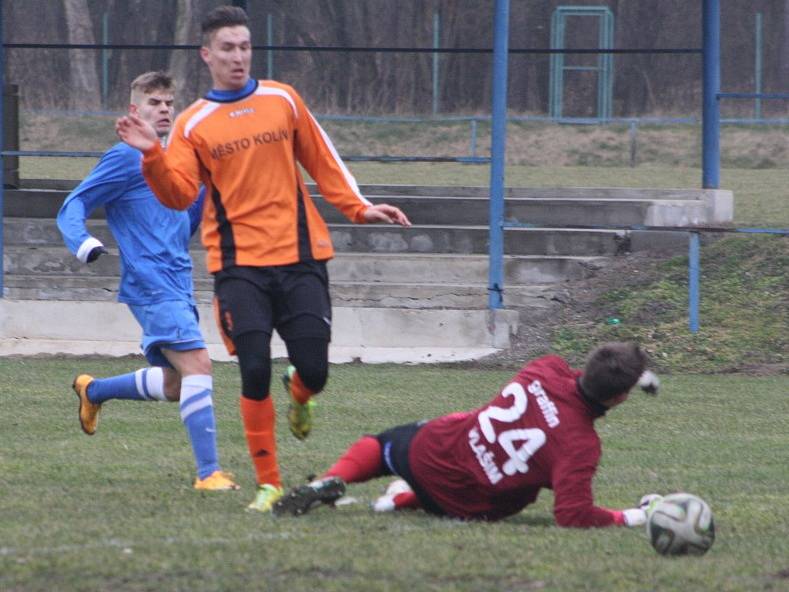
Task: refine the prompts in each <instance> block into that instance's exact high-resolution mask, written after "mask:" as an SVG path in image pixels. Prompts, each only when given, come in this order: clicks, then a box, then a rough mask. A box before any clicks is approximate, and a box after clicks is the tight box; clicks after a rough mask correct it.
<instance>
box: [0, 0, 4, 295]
mask: <svg viewBox="0 0 789 592" xmlns="http://www.w3.org/2000/svg"><path fill="white" fill-rule="evenodd" d="M3 95H5V50H4V48H3V3H2V2H0V298H3V295H4V294H5V288H4V285H3V282H4V280H5V268H4V266H3V257H4V255H3V244H4V242H5V239H4V237H3V222H4V219H3V198H4V196H5V179H4V178H3V173H4V171H5V161H4V159H3V150H5V146H4V141H3V140H4V139H5V129H4V127H3V122H4V119H5V105H4V103H3V99H4V96H3Z"/></svg>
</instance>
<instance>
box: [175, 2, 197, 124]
mask: <svg viewBox="0 0 789 592" xmlns="http://www.w3.org/2000/svg"><path fill="white" fill-rule="evenodd" d="M177 6H178V9H177V16H176V20H175V38H174V43H175V44H176V45H192V44H194V43H196V42H197V40H198V39H199V34H200V32H199V28H198V23H199V21H200V19H199V15H198V14H197V7H196V6H195V1H194V0H178V5H177ZM195 61H196V58H195V52H194V51H189V50H186V49H174V50H172V52H171V53H170V73H171V74H172V75H173V78H174V79H175V87H176V89H177V90H178V92H177V100H176V103H177V108H178V110H181V109H182V108H183V107H185V106H186V105H188V104H189V102H190V101H191V100H192V98H193V97H194V96H195V95H196V94H197V92H198V88H197V82H198V79H199V76H197V75H196V74H197V72H199V70H198V69H196V68H195ZM198 68H199V66H198ZM190 73H191V75H190Z"/></svg>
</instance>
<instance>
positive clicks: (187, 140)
mask: <svg viewBox="0 0 789 592" xmlns="http://www.w3.org/2000/svg"><path fill="white" fill-rule="evenodd" d="M298 163H301V165H302V166H303V167H304V169H305V170H306V171H307V172H308V173H309V174H310V176H311V177H312V178H313V179H314V180H315V182H316V183H317V184H318V188H319V189H320V192H321V194H322V195H323V196H324V197H325V198H326V200H327V201H329V202H330V203H331V204H333V205H334V206H335V207H336V208H337V209H339V210H340V211H341V212H342V213H343V214H344V215H345V216H346V217H347V218H348V219H350V220H351V221H353V222H359V223H361V222H364V218H363V212H364V210H365V209H366V208H367V207H369V206H370V205H371V204H370V202H368V201H367V200H366V199H364V197H362V195H361V193H360V192H359V188H358V186H357V185H356V180H355V179H354V178H353V176H352V175H351V173H350V172H349V171H348V169H347V168H346V167H345V164H344V163H343V162H342V160H341V159H340V157H339V155H338V154H337V151H336V150H335V148H334V146H333V145H332V143H331V140H330V139H329V137H328V136H327V135H326V133H325V132H324V131H323V129H322V128H321V126H320V125H319V124H318V122H317V121H316V120H315V118H314V117H313V115H312V114H311V113H310V111H309V110H308V109H307V107H306V105H305V104H304V102H303V100H302V99H301V97H300V96H299V95H298V93H296V91H295V90H294V89H293V88H291V87H290V86H288V85H286V84H281V83H279V82H274V81H271V80H262V81H258V83H257V86H256V87H255V89H254V91H253V92H252V93H251V94H249V95H247V96H245V97H243V98H240V99H238V100H233V101H228V102H220V101H214V100H208V99H200V100H198V101H196V102H195V103H193V104H192V105H190V106H189V108H187V109H186V110H185V111H184V112H183V113H182V114H181V115H180V116H179V117H178V119H177V120H176V122H175V126H174V128H173V132H172V134H171V136H170V142H169V145H168V147H167V150H166V151H165V150H163V149H162V148H161V147H159V146H154V147H153V148H152V149H151V150H149V151H148V152H146V153H145V157H144V158H143V175H144V176H145V180H146V181H147V182H148V184H149V185H150V186H151V188H152V189H153V191H154V193H155V194H156V196H157V198H158V199H159V201H161V202H162V203H163V204H165V205H166V206H168V207H171V208H175V209H185V208H187V207H188V206H189V204H191V203H192V202H193V201H194V200H195V199H196V198H197V194H198V190H199V186H200V183H202V184H204V185H205V187H206V191H207V193H206V199H205V208H204V211H203V225H202V239H203V244H204V245H205V247H206V250H207V260H208V270H209V271H210V272H216V271H219V270H220V269H224V268H227V267H232V266H234V265H245V266H268V265H288V264H291V263H296V262H298V261H304V260H309V259H316V260H325V259H330V258H331V257H332V256H333V255H334V248H333V247H332V244H331V238H330V235H329V230H328V228H327V226H326V223H325V222H324V220H323V218H322V217H321V215H320V214H319V213H318V210H317V208H316V207H315V204H314V202H313V200H312V198H311V197H310V194H309V192H308V191H307V188H306V186H305V184H304V179H303V177H302V175H301V172H300V170H299V166H298Z"/></svg>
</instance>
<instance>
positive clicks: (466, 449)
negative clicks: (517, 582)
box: [274, 343, 658, 528]
mask: <svg viewBox="0 0 789 592" xmlns="http://www.w3.org/2000/svg"><path fill="white" fill-rule="evenodd" d="M646 365H647V358H646V355H645V354H644V352H643V351H642V350H641V349H640V348H639V347H638V346H637V345H636V344H633V343H608V344H605V345H602V346H600V347H598V348H597V349H595V350H594V351H593V352H592V353H591V354H590V356H589V359H588V361H587V363H586V366H585V368H584V370H583V371H580V370H575V369H573V368H571V367H570V366H569V364H568V363H567V362H566V361H565V360H564V359H562V358H560V357H559V356H555V355H550V356H545V357H543V358H539V359H537V360H534V361H533V362H530V363H528V364H526V365H525V366H524V367H523V368H522V369H521V371H520V372H519V373H518V374H517V376H515V377H514V378H513V379H512V381H511V382H510V383H509V384H507V385H506V386H505V387H504V388H503V389H502V391H501V392H500V393H499V394H498V395H497V396H496V397H494V398H493V400H491V401H490V402H489V403H488V404H487V405H484V406H483V407H480V408H479V409H475V410H473V411H467V412H462V413H452V414H449V415H445V416H443V417H439V418H436V419H433V420H430V421H421V422H416V423H412V424H407V425H402V426H398V427H394V428H392V429H390V430H387V431H385V432H383V433H381V434H378V435H377V436H369V435H366V436H363V437H362V438H361V439H359V440H358V441H356V442H355V443H354V444H352V445H351V447H350V448H348V450H347V451H346V452H345V453H344V454H343V455H342V456H341V457H340V458H339V459H338V460H337V462H336V463H335V464H334V466H332V467H331V468H330V469H329V470H328V471H327V472H326V473H325V475H324V476H323V477H321V478H320V479H317V480H315V481H312V482H311V483H309V484H307V485H303V486H300V487H297V488H295V489H293V490H291V491H289V492H288V493H287V494H286V495H285V496H284V497H283V498H282V499H281V500H280V501H279V502H278V503H277V504H276V505H275V507H274V513H275V514H279V515H283V514H292V515H299V514H303V513H305V512H308V511H309V510H310V509H312V508H314V507H316V506H319V505H321V504H333V503H334V502H335V501H336V500H337V499H339V498H340V497H342V495H344V493H345V485H346V483H358V482H362V481H367V480H369V479H373V478H375V477H383V476H387V475H396V476H397V477H399V478H398V479H397V480H396V481H394V482H392V483H391V484H390V485H389V487H388V488H387V490H386V493H385V494H384V495H383V496H381V497H379V498H378V499H377V500H375V502H374V503H373V509H374V510H375V511H378V512H387V511H392V510H399V509H403V508H420V507H421V508H423V509H424V510H426V511H427V512H430V513H432V514H437V515H441V516H451V517H455V518H462V519H479V520H500V519H502V518H506V517H507V516H511V515H513V514H516V513H518V512H520V511H521V510H522V509H523V508H524V507H525V506H527V505H529V504H531V503H533V502H534V501H535V500H536V499H537V495H538V494H539V492H540V490H541V489H542V488H549V489H553V491H554V516H555V518H556V523H557V524H558V525H559V526H567V527H579V528H584V527H600V526H610V525H623V526H639V525H643V524H644V523H645V521H646V517H647V511H648V508H649V507H650V502H653V500H654V497H653V496H644V498H642V501H641V505H640V506H639V507H638V508H631V509H626V510H612V509H607V508H603V507H601V506H597V505H595V503H594V499H593V496H592V480H593V478H594V475H595V472H596V471H597V465H598V462H599V460H600V455H601V446H600V438H599V437H598V435H597V432H596V431H595V429H594V421H595V419H597V418H598V417H602V416H603V415H605V413H606V412H607V411H608V410H609V409H611V408H613V407H615V406H616V405H619V404H620V403H622V402H623V401H625V400H626V399H627V397H628V395H629V393H630V390H631V389H632V388H633V387H635V386H636V385H638V386H641V388H642V389H643V390H645V391H646V392H649V393H651V394H656V393H657V388H658V379H657V377H656V376H655V375H654V374H653V373H652V372H651V371H649V370H646ZM655 497H656V496H655Z"/></svg>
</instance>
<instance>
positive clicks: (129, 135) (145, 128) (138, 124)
mask: <svg viewBox="0 0 789 592" xmlns="http://www.w3.org/2000/svg"><path fill="white" fill-rule="evenodd" d="M115 133H116V134H118V137H119V138H120V139H121V140H123V141H124V142H126V143H127V144H128V145H129V146H131V147H132V148H137V150H140V151H141V152H146V151H147V150H150V149H151V148H153V147H154V146H155V145H156V143H157V142H158V141H159V137H158V136H157V135H156V130H154V129H153V126H152V125H151V124H150V123H148V122H147V121H143V120H142V119H140V118H139V117H138V116H136V115H131V114H129V115H124V116H123V117H119V118H118V119H117V120H116V121H115Z"/></svg>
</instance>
